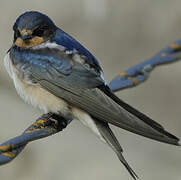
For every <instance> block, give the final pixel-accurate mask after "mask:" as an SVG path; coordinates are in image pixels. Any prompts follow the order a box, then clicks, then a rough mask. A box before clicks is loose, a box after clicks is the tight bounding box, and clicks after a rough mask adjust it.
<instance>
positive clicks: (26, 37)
mask: <svg viewBox="0 0 181 180" xmlns="http://www.w3.org/2000/svg"><path fill="white" fill-rule="evenodd" d="M31 38H32V36H31V35H24V36H21V39H22V40H23V41H25V40H28V39H31Z"/></svg>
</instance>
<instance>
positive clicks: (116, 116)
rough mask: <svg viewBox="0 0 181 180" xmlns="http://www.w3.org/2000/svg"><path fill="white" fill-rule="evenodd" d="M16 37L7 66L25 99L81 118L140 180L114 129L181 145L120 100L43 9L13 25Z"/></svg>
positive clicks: (69, 117)
mask: <svg viewBox="0 0 181 180" xmlns="http://www.w3.org/2000/svg"><path fill="white" fill-rule="evenodd" d="M13 31H14V39H13V43H12V46H11V47H10V49H9V50H8V51H7V53H6V55H5V58H4V64H5V68H6V70H7V72H8V74H9V76H10V77H11V79H12V81H13V83H14V86H15V89H16V91H17V93H18V94H19V96H20V97H21V98H22V99H23V100H24V101H25V102H26V103H28V104H31V105H33V106H34V107H35V108H39V109H40V110H42V111H43V112H44V113H54V114H57V115H59V116H61V117H63V118H64V119H65V120H67V121H68V120H79V121H81V122H82V123H83V124H84V125H85V126H87V127H88V128H90V129H91V130H92V132H93V133H94V134H95V135H96V136H97V137H98V138H99V139H100V140H101V141H102V142H104V143H106V144H108V145H109V146H110V147H111V148H112V150H113V151H114V152H115V153H116V155H117V156H118V158H119V160H120V161H121V162H122V164H123V165H124V166H125V168H126V169H127V170H128V172H129V173H130V175H131V176H132V177H133V178H134V179H135V180H136V179H138V176H137V174H136V173H135V172H134V170H133V169H132V168H131V167H130V165H129V164H128V162H127V161H126V159H125V158H124V156H123V149H122V147H121V145H120V143H119V141H118V140H117V138H116V136H115V135H114V133H113V131H112V130H111V128H110V125H114V126H116V127H119V128H122V129H124V130H127V131H130V132H132V133H135V134H138V135H142V136H144V137H147V138H150V139H153V140H156V141H160V142H164V143H168V144H172V145H177V146H179V145H180V144H179V138H177V137H176V136H174V135H172V134H171V133H169V132H167V131H166V130H165V129H164V128H163V126H162V125H160V124H159V123H157V122H156V121H154V120H152V119H151V118H149V117H148V116H147V115H145V114H143V113H142V112H140V111H138V110H137V109H135V108H134V107H132V106H130V105H129V104H127V103H126V102H124V101H123V100H121V99H120V98H119V97H117V96H116V95H115V94H114V93H113V92H112V91H111V89H110V88H109V86H108V84H107V82H106V80H105V78H104V73H103V70H102V68H101V66H100V64H99V62H98V60H97V59H96V58H95V56H94V55H92V54H91V52H90V51H88V50H87V49H86V48H85V47H84V46H83V45H81V43H79V42H78V41H77V40H75V39H74V38H73V37H72V36H70V35H69V34H67V33H66V32H64V31H63V30H62V29H60V28H59V27H58V26H56V25H55V23H54V22H53V21H52V20H51V19H50V18H49V17H48V16H47V15H46V14H43V13H41V12H38V11H27V12H24V13H23V14H21V15H20V16H19V17H18V18H17V19H16V21H15V23H14V26H13Z"/></svg>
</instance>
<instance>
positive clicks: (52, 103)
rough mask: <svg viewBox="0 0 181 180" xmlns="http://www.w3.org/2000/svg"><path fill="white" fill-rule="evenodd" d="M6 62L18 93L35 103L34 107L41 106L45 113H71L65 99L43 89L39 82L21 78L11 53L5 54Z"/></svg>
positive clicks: (29, 101)
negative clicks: (10, 56) (29, 81)
mask: <svg viewBox="0 0 181 180" xmlns="http://www.w3.org/2000/svg"><path fill="white" fill-rule="evenodd" d="M4 64H5V67H6V70H7V71H8V73H9V75H10V77H11V78H12V79H13V82H14V85H15V88H16V90H17V92H18V94H19V95H20V97H21V98H22V99H23V100H24V101H25V102H27V103H28V104H31V105H33V106H34V107H38V108H40V109H41V110H43V111H44V112H45V113H47V112H55V113H57V112H61V113H62V114H67V113H69V112H68V111H69V108H68V104H67V102H65V101H64V100H63V99H60V98H58V97H56V96H54V95H53V94H51V93H50V92H48V91H47V90H45V89H43V88H42V87H41V86H40V85H39V84H31V83H27V82H25V81H24V80H23V79H21V78H20V76H19V73H18V70H17V69H16V67H15V66H14V65H13V64H12V61H11V59H10V58H9V54H7V55H6V56H5V58H4Z"/></svg>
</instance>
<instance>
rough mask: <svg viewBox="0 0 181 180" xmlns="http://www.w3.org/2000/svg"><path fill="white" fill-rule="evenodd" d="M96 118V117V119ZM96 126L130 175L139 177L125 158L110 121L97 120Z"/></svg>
mask: <svg viewBox="0 0 181 180" xmlns="http://www.w3.org/2000/svg"><path fill="white" fill-rule="evenodd" d="M94 120H95V119H94ZM95 123H96V126H97V128H98V130H99V132H100V133H101V135H102V137H103V138H104V140H105V141H106V142H107V144H108V145H109V146H110V147H111V148H112V149H113V151H114V152H115V153H116V154H117V156H118V158H119V160H120V161H121V162H122V163H123V165H124V166H125V168H126V169H127V170H128V172H129V173H130V175H131V176H132V177H133V179H135V180H136V179H138V176H137V175H136V173H135V172H134V171H133V169H132V168H131V167H130V166H129V164H128V163H127V161H126V160H125V158H124V156H123V155H122V153H123V150H122V148H121V146H120V144H119V142H118V140H117V139H116V137H115V135H114V134H113V132H112V130H111V129H110V127H109V125H108V123H105V122H102V121H99V120H95Z"/></svg>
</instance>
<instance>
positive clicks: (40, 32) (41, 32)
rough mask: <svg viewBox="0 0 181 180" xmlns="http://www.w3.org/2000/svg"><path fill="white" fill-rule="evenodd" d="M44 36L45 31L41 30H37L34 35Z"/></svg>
mask: <svg viewBox="0 0 181 180" xmlns="http://www.w3.org/2000/svg"><path fill="white" fill-rule="evenodd" d="M43 34H44V30H43V29H41V28H37V29H35V30H34V31H33V34H32V35H33V36H39V37H41V36H43Z"/></svg>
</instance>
